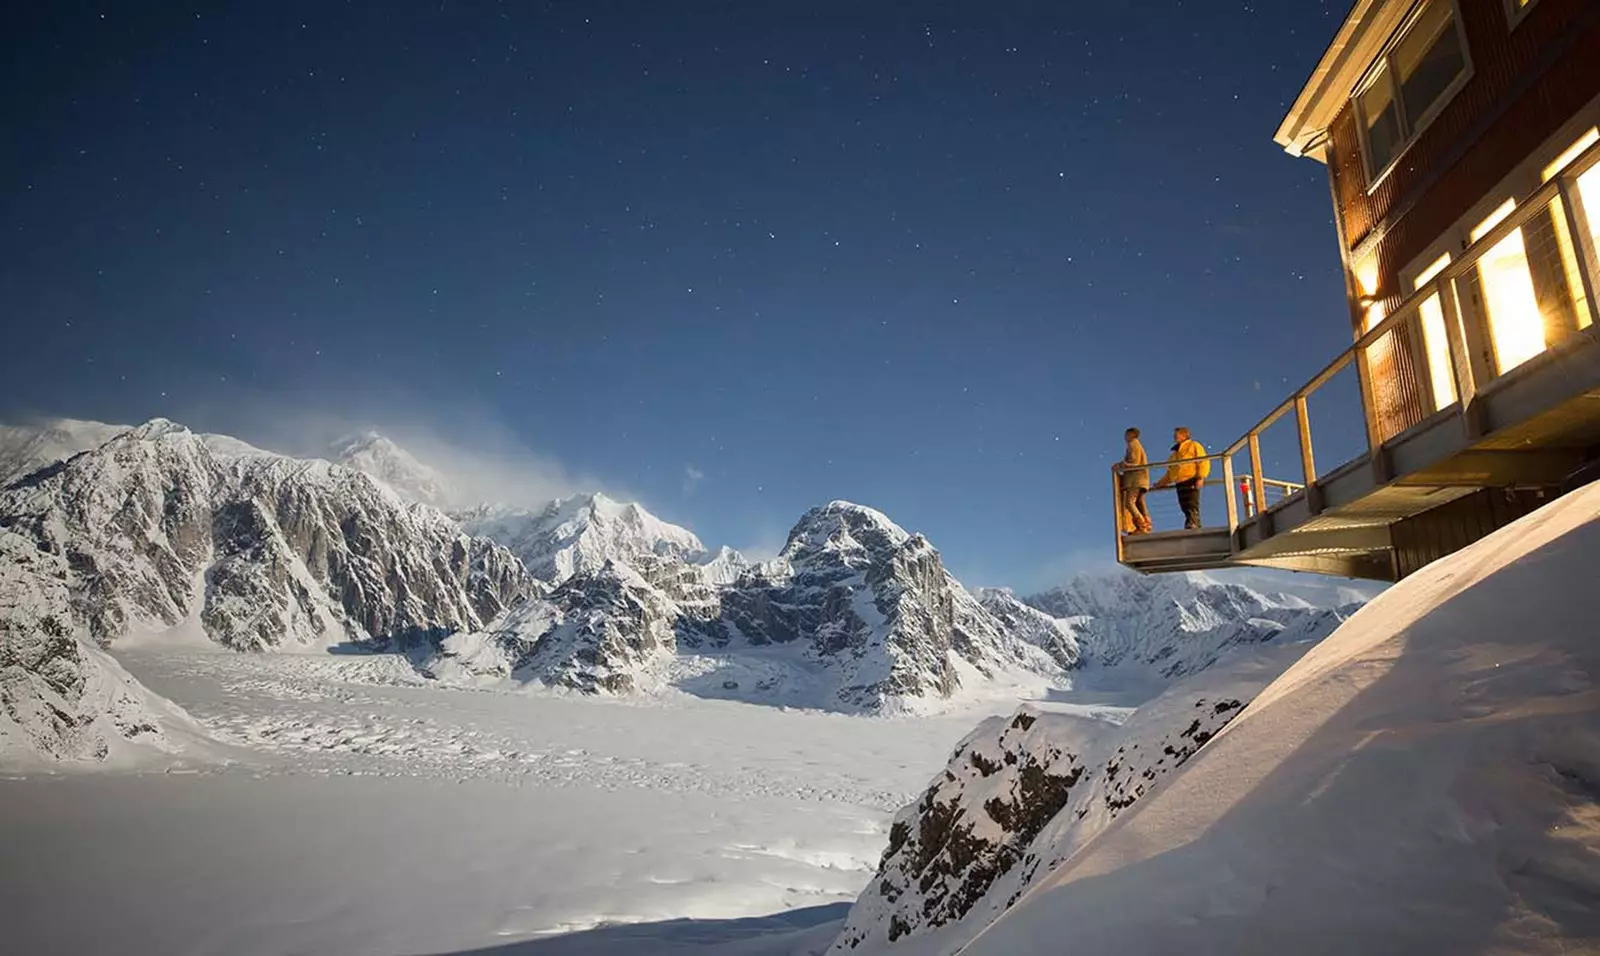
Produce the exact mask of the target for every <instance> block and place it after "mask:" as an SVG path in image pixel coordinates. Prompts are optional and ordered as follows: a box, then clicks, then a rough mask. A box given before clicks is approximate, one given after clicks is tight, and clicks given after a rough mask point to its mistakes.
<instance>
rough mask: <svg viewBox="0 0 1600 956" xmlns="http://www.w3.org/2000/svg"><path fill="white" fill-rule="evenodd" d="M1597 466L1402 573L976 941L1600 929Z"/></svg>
mask: <svg viewBox="0 0 1600 956" xmlns="http://www.w3.org/2000/svg"><path fill="white" fill-rule="evenodd" d="M1596 580H1600V485H1591V486H1589V487H1587V488H1584V489H1580V490H1579V491H1576V492H1574V493H1572V494H1569V495H1567V496H1566V497H1564V498H1562V499H1560V500H1558V501H1556V502H1554V503H1552V504H1550V505H1548V506H1547V507H1545V508H1544V509H1542V510H1540V511H1538V512H1536V513H1535V514H1533V515H1530V516H1528V517H1526V518H1524V519H1522V520H1520V521H1518V522H1516V523H1515V524H1513V525H1511V526H1509V527H1507V528H1503V529H1501V530H1500V531H1498V532H1496V533H1494V534H1492V535H1490V536H1489V537H1487V538H1485V539H1483V540H1482V541H1479V542H1478V543H1477V544H1474V545H1473V546H1471V547H1469V548H1467V549H1466V550H1464V551H1462V552H1460V553H1458V554H1456V555H1453V556H1451V557H1449V558H1446V559H1444V560H1442V561H1439V562H1437V563H1435V564H1433V565H1430V566H1429V567H1427V568H1424V569H1423V570H1422V571H1420V572H1419V573H1417V574H1416V575H1414V576H1412V577H1411V578H1409V579H1407V580H1405V581H1403V582H1401V583H1400V584H1398V585H1395V586H1394V587H1393V588H1391V589H1389V590H1388V591H1387V592H1385V593H1384V594H1382V595H1381V596H1379V597H1378V598H1377V599H1376V600H1374V601H1373V602H1372V603H1370V604H1369V605H1367V606H1366V607H1365V608H1364V609H1363V610H1361V611H1360V612H1358V613H1357V614H1356V615H1355V616H1354V617H1352V618H1351V620H1350V621H1349V622H1347V623H1346V624H1345V625H1344V626H1343V627H1342V628H1340V629H1339V631H1338V632H1336V633H1335V634H1334V635H1333V636H1332V637H1330V638H1329V639H1327V640H1326V641H1324V642H1322V643H1321V644H1320V645H1319V646H1317V647H1316V648H1315V649H1313V650H1312V651H1310V652H1309V653H1307V654H1306V655H1305V657H1303V658H1302V659H1301V660H1300V661H1299V662H1298V663H1297V664H1296V665H1295V666H1294V667H1292V668H1290V669H1289V670H1288V671H1287V672H1286V673H1284V674H1283V676H1282V677H1280V678H1279V679H1278V680H1276V681H1274V682H1273V683H1272V684H1271V685H1270V686H1269V687H1267V688H1266V690H1264V691H1263V692H1262V693H1261V694H1260V695H1259V696H1258V697H1257V698H1256V699H1255V701H1254V702H1253V703H1252V704H1251V705H1250V707H1249V708H1248V709H1247V710H1245V712H1244V713H1243V715H1242V716H1240V717H1239V718H1238V719H1237V720H1235V721H1234V722H1233V723H1232V724H1231V725H1230V726H1229V727H1228V728H1227V729H1226V730H1225V731H1224V732H1222V733H1221V734H1219V735H1218V736H1217V737H1216V738H1215V739H1214V740H1212V741H1211V742H1210V743H1209V744H1208V745H1207V746H1206V747H1205V748H1204V749H1203V750H1201V751H1200V752H1199V754H1198V755H1196V757H1195V758H1194V759H1192V760H1190V761H1189V763H1188V764H1187V765H1185V767H1184V768H1183V770H1182V772H1180V773H1177V774H1174V775H1172V777H1171V778H1170V779H1169V780H1168V781H1167V782H1166V784H1165V785H1164V786H1162V787H1160V788H1158V789H1157V791H1156V792H1155V793H1154V794H1152V795H1149V796H1147V797H1146V798H1145V799H1144V800H1143V801H1141V802H1140V803H1139V804H1138V805H1137V806H1136V807H1134V808H1133V810H1132V812H1130V813H1128V814H1126V815H1125V816H1124V817H1123V818H1122V819H1121V820H1119V821H1117V823H1116V824H1115V825H1113V826H1112V827H1110V828H1108V829H1106V830H1105V831H1104V832H1103V833H1101V834H1100V835H1099V836H1098V837H1096V838H1095V839H1093V840H1092V841H1090V842H1089V843H1088V844H1087V845H1085V846H1083V847H1082V848H1081V849H1079V850H1078V851H1077V852H1076V853H1074V854H1072V855H1071V856H1070V857H1069V858H1068V859H1067V860H1066V862H1065V863H1064V864H1062V866H1061V867H1060V868H1059V869H1058V870H1056V871H1055V872H1053V873H1051V874H1050V876H1049V877H1048V879H1046V880H1045V881H1043V882H1042V883H1041V885H1039V886H1038V887H1037V888H1036V889H1034V890H1033V891H1032V892H1030V893H1029V894H1028V895H1027V896H1026V897H1024V898H1023V899H1022V900H1021V901H1020V902H1019V903H1018V904H1017V905H1016V907H1015V908H1013V909H1012V910H1011V911H1010V912H1008V913H1007V914H1005V915H1004V916H1003V917H1002V918H1001V919H999V920H998V921H997V922H996V923H994V925H992V926H991V927H989V928H988V929H987V930H986V931H985V932H983V933H982V934H981V935H979V936H978V937H977V938H976V939H975V940H973V942H972V943H971V944H970V946H968V948H967V949H966V950H964V952H965V953H967V954H969V956H990V954H1011V953H1021V952H1044V951H1055V950H1058V949H1060V948H1061V947H1062V946H1063V945H1070V947H1071V951H1072V952H1074V953H1084V954H1094V953H1116V954H1130V953H1161V952H1185V953H1256V952H1261V953H1265V952H1283V951H1292V952H1296V953H1334V952H1340V953H1345V952H1363V953H1415V952H1450V953H1466V952H1472V953H1556V952H1563V953H1570V952H1593V951H1595V950H1596V949H1600V687H1597V685H1596V677H1597V675H1600V626H1597V624H1596V621H1597V620H1600V592H1597V591H1596V590H1595V588H1594V582H1595V581H1596Z"/></svg>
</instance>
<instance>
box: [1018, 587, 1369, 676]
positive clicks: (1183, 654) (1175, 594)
mask: <svg viewBox="0 0 1600 956" xmlns="http://www.w3.org/2000/svg"><path fill="white" fill-rule="evenodd" d="M1026 601H1027V603H1028V604H1029V605H1031V606H1033V607H1035V608H1037V609H1039V610H1041V611H1043V612H1045V613H1046V614H1048V615H1049V616H1050V617H1052V618H1055V619H1057V620H1060V621H1063V622H1064V623H1065V624H1066V625H1067V626H1069V627H1070V628H1071V629H1072V631H1073V632H1074V634H1075V635H1076V637H1077V641H1078V643H1079V644H1080V645H1081V647H1082V648H1083V651H1084V653H1083V660H1084V663H1085V664H1088V665H1092V666H1095V667H1119V666H1130V667H1142V668H1146V669H1148V670H1149V671H1151V672H1152V673H1154V674H1156V675H1158V676H1160V677H1161V678H1164V679H1166V680H1176V679H1178V678H1181V677H1184V676H1187V675H1189V674H1195V673H1198V672H1200V671H1202V670H1204V669H1206V668H1207V667H1210V666H1211V665H1213V664H1215V663H1216V662H1217V660H1218V659H1219V658H1220V657H1221V655H1223V654H1224V653H1225V652H1227V651H1228V650H1229V649H1231V648H1235V647H1242V646H1249V645H1254V644H1265V643H1269V642H1271V643H1278V644H1283V643H1290V642H1293V641H1299V640H1314V639H1317V638H1321V637H1325V636H1327V635H1328V634H1330V633H1332V632H1333V630H1334V628H1337V627H1338V626H1339V625H1340V624H1341V623H1343V622H1344V620H1345V618H1347V617H1349V615H1350V614H1352V613H1354V611H1355V610H1356V609H1357V608H1358V607H1359V605H1358V604H1353V605H1349V606H1346V607H1341V608H1318V607H1311V606H1309V605H1308V604H1306V603H1305V602H1304V601H1300V600H1296V599H1292V598H1287V597H1285V598H1282V599H1274V598H1269V597H1267V596H1266V595H1264V594H1261V593H1260V592H1258V591H1255V590H1252V589H1250V588H1247V587H1242V586H1240V585H1237V584H1228V583H1221V582H1217V581H1214V580H1212V579H1210V578H1208V577H1207V576H1206V575H1204V574H1164V575H1151V576H1148V577H1145V576H1140V575H1135V574H1127V573H1117V574H1110V575H1092V576H1091V575H1081V576H1079V577H1077V578H1075V579H1073V580H1072V581H1069V582H1068V583H1066V584H1065V585H1062V586H1061V587H1058V588H1054V589H1052V590H1050V591H1046V592H1044V593H1042V594H1036V595H1033V596H1032V597H1029V598H1027V599H1026Z"/></svg>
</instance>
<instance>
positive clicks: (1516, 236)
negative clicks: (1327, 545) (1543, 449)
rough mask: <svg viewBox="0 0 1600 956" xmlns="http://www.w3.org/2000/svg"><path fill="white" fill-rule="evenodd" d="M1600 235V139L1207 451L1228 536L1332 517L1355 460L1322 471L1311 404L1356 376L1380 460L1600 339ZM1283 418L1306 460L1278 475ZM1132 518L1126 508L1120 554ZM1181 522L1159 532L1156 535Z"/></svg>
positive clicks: (1469, 424)
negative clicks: (1536, 366)
mask: <svg viewBox="0 0 1600 956" xmlns="http://www.w3.org/2000/svg"><path fill="white" fill-rule="evenodd" d="M1586 200H1587V209H1586V203H1585V201H1586ZM1591 213H1592V215H1593V216H1594V217H1595V218H1593V219H1591ZM1497 217H1498V221H1496V218H1497ZM1597 229H1600V144H1596V145H1593V146H1590V147H1589V148H1588V149H1586V150H1585V151H1583V152H1582V153H1581V154H1580V155H1578V156H1577V157H1576V158H1575V159H1573V160H1572V161H1571V162H1569V163H1568V164H1567V165H1566V166H1565V167H1564V168H1563V169H1561V170H1560V171H1559V172H1558V173H1556V174H1555V175H1553V176H1550V177H1549V178H1548V181H1547V182H1546V183H1544V185H1542V186H1541V187H1540V188H1539V189H1538V190H1537V191H1535V192H1534V193H1533V194H1532V195H1531V196H1529V197H1527V198H1526V199H1524V200H1522V201H1520V202H1517V203H1516V204H1515V205H1512V204H1511V203H1508V204H1507V205H1506V206H1505V207H1502V209H1501V210H1499V211H1497V212H1496V213H1495V214H1494V215H1493V216H1490V217H1489V219H1488V220H1486V222H1485V224H1484V225H1483V226H1481V227H1479V229H1478V230H1476V231H1475V232H1474V234H1473V236H1472V242H1471V244H1470V245H1469V246H1468V248H1467V249H1466V250H1465V251H1464V252H1462V253H1460V254H1459V255H1455V256H1443V257H1441V260H1440V262H1438V263H1436V264H1435V266H1434V267H1433V268H1431V269H1430V270H1429V271H1428V272H1425V273H1424V274H1423V275H1422V276H1421V277H1419V280H1418V281H1417V283H1416V286H1415V289H1414V291H1412V292H1411V294H1410V295H1408V296H1406V297H1404V299H1403V300H1402V301H1400V302H1399V304H1398V305H1396V306H1394V307H1393V308H1392V309H1390V310H1388V312H1387V314H1386V315H1380V314H1379V313H1380V311H1381V310H1382V309H1383V305H1384V303H1383V302H1382V301H1379V302H1373V303H1369V304H1368V308H1369V313H1368V314H1369V319H1375V320H1376V321H1369V325H1368V328H1367V329H1366V331H1365V332H1363V333H1362V335H1361V336H1360V337H1359V338H1358V339H1357V340H1356V341H1355V343H1354V344H1353V345H1351V346H1350V348H1348V349H1346V350H1344V351H1343V352H1341V353H1340V354H1339V355H1338V356H1337V357H1336V358H1334V360H1333V361H1332V362H1330V363H1328V365H1327V366H1326V367H1325V368H1323V369H1322V370H1321V371H1320V372H1318V373H1317V374H1316V375H1314V376H1312V377H1311V379H1310V380H1309V381H1307V382H1306V383H1305V384H1304V385H1302V386H1301V387H1300V388H1298V389H1296V390H1295V391H1294V392H1293V393H1292V394H1291V395H1289V397H1287V398H1285V399H1284V400H1283V401H1282V402H1280V403H1279V404H1278V405H1277V406H1276V407H1275V408H1273V409H1272V410H1271V411H1270V412H1268V413H1267V414H1266V416H1265V417H1264V418H1262V419H1261V421H1260V422H1258V423H1256V425H1255V426H1254V427H1252V428H1251V429H1249V430H1248V431H1246V432H1245V433H1244V434H1243V435H1242V436H1240V437H1239V439H1238V440H1237V441H1235V442H1233V443H1232V444H1230V445H1228V446H1226V447H1225V448H1224V449H1223V450H1222V451H1220V452H1214V453H1212V454H1210V455H1208V456H1207V458H1208V459H1210V460H1211V461H1212V462H1213V468H1212V475H1211V479H1210V481H1208V482H1207V487H1208V488H1209V489H1212V490H1216V488H1217V487H1218V485H1219V482H1218V478H1219V475H1218V472H1219V471H1220V472H1221V475H1220V478H1221V482H1220V488H1221V489H1224V490H1225V497H1226V507H1225V509H1224V513H1225V514H1226V517H1227V526H1226V527H1227V529H1228V531H1229V532H1230V533H1231V532H1233V531H1236V530H1237V529H1238V528H1239V526H1240V524H1241V523H1247V522H1249V521H1251V520H1254V519H1256V518H1257V517H1259V516H1260V515H1262V514H1264V513H1266V512H1268V511H1270V510H1272V509H1273V508H1274V507H1276V506H1277V505H1278V504H1280V503H1282V502H1284V501H1286V500H1288V499H1290V498H1292V497H1294V496H1296V495H1302V494H1303V495H1307V496H1308V497H1309V498H1310V499H1311V502H1310V505H1311V510H1312V512H1313V513H1315V512H1318V511H1320V510H1321V505H1320V503H1319V502H1317V501H1316V495H1317V481H1318V478H1319V476H1325V475H1328V474H1330V473H1331V472H1334V471H1338V470H1341V469H1342V468H1344V467H1346V466H1347V465H1349V464H1350V461H1349V460H1345V459H1342V458H1341V459H1340V464H1339V466H1338V467H1337V468H1328V469H1325V470H1322V471H1320V472H1319V470H1318V464H1317V455H1316V449H1315V448H1314V446H1313V442H1312V434H1311V421H1310V414H1311V403H1312V400H1313V399H1314V398H1318V397H1319V393H1321V392H1322V391H1323V390H1324V389H1325V388H1326V387H1327V386H1328V385H1329V383H1330V382H1333V381H1335V380H1336V379H1339V378H1340V377H1341V376H1344V375H1347V374H1348V372H1349V370H1352V369H1353V370H1354V371H1355V374H1356V377H1357V379H1358V381H1359V384H1360V389H1359V395H1360V402H1361V408H1360V409H1359V411H1360V413H1361V419H1362V420H1363V421H1364V422H1365V425H1366V428H1365V431H1366V435H1365V446H1366V448H1365V451H1364V452H1362V453H1361V454H1359V455H1357V456H1356V457H1357V458H1360V457H1362V456H1363V455H1371V456H1373V457H1374V458H1379V457H1381V456H1379V455H1378V454H1377V453H1378V452H1380V451H1381V450H1382V448H1383V446H1384V445H1385V444H1386V443H1388V442H1391V441H1393V440H1394V439H1396V438H1397V437H1400V436H1402V435H1404V434H1405V433H1406V432H1407V431H1409V430H1411V429H1414V428H1417V427H1418V426H1421V425H1423V424H1424V423H1425V422H1429V421H1432V420H1433V419H1434V418H1435V416H1444V415H1459V416H1461V417H1462V418H1463V425H1464V427H1465V428H1466V429H1467V430H1468V433H1469V434H1471V433H1473V430H1474V429H1475V428H1479V427H1480V426H1479V425H1478V424H1476V423H1475V422H1474V419H1473V414H1472V409H1473V402H1474V399H1475V398H1477V397H1478V396H1479V395H1481V394H1483V393H1484V392H1485V391H1486V390H1492V389H1493V388H1494V387H1495V386H1496V384H1497V383H1498V382H1500V381H1501V380H1502V379H1504V378H1505V377H1506V376H1508V375H1511V374H1512V373H1514V372H1516V371H1517V370H1518V369H1519V368H1521V367H1523V366H1524V365H1525V364H1526V363H1529V362H1530V361H1531V360H1533V359H1536V358H1537V357H1538V356H1540V355H1541V354H1543V353H1546V352H1549V351H1551V350H1556V349H1560V348H1561V347H1562V346H1563V344H1564V343H1566V342H1568V340H1571V339H1574V338H1575V337H1577V336H1580V335H1581V336H1587V337H1591V338H1592V337H1595V336H1596V331H1597V327H1596V324H1595V321H1594V320H1595V317H1596V315H1597V305H1600V300H1597V299H1596V290H1597V289H1600V257H1597V253H1596V245H1597V239H1600V231H1597ZM1430 273H1431V274H1430ZM1364 301H1365V300H1364ZM1351 411H1354V409H1352V410H1351ZM1280 423H1281V424H1282V425H1284V426H1286V427H1287V426H1289V425H1291V424H1292V426H1293V428H1294V435H1293V437H1292V439H1291V441H1290V443H1289V445H1290V447H1292V448H1294V449H1295V450H1296V451H1297V452H1298V461H1292V462H1291V463H1290V466H1289V467H1291V468H1293V469H1294V471H1296V472H1298V473H1297V474H1292V475H1289V476H1269V475H1268V474H1266V470H1265V469H1266V464H1265V461H1264V459H1263V455H1262V440H1263V438H1264V437H1265V436H1267V435H1268V433H1269V431H1270V430H1271V429H1273V428H1274V426H1277V425H1279V424H1280ZM1236 459H1241V460H1240V461H1238V462H1236ZM1170 464H1172V462H1152V463H1151V464H1150V465H1148V466H1147V467H1149V468H1150V469H1151V474H1152V477H1159V475H1160V474H1161V472H1162V471H1163V470H1164V469H1165V467H1166V466H1168V465H1170ZM1218 465H1220V468H1219V467H1218ZM1280 467H1281V466H1280ZM1124 470H1125V469H1124V467H1123V466H1122V465H1121V464H1120V463H1119V464H1117V465H1114V466H1113V467H1112V477H1113V485H1114V486H1118V485H1120V480H1121V477H1120V476H1121V474H1122V472H1123V471H1124ZM1117 507H1120V503H1118V504H1117ZM1213 513H1215V512H1214V511H1213ZM1121 520H1122V519H1121V515H1120V513H1118V529H1119V536H1118V546H1117V555H1118V558H1119V559H1120V558H1121V557H1122V543H1121V535H1120V531H1121V527H1122V525H1121ZM1177 527H1180V525H1171V526H1168V527H1166V528H1163V527H1162V525H1161V524H1160V523H1158V525H1157V531H1163V530H1173V529H1175V528H1177ZM1219 528H1220V526H1208V530H1212V531H1216V530H1218V529H1219Z"/></svg>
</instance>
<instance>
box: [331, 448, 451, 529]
mask: <svg viewBox="0 0 1600 956" xmlns="http://www.w3.org/2000/svg"><path fill="white" fill-rule="evenodd" d="M328 460H329V461H332V462H333V463H334V464H337V465H343V466H345V467H346V468H350V469H352V470H355V471H359V472H361V473H362V474H364V475H367V476H368V477H371V478H376V479H377V480H378V481H379V482H381V483H382V484H384V485H385V486H387V487H388V488H389V489H390V490H392V491H394V492H395V493H396V494H398V495H399V496H400V497H402V498H404V499H406V500H407V501H416V502H420V503H421V504H425V505H429V506H431V507H434V508H437V509H439V510H440V511H445V510H448V509H449V508H450V507H452V506H453V505H457V504H460V502H459V501H457V500H456V498H457V494H456V492H455V489H454V488H453V487H452V486H451V484H450V481H449V480H448V479H447V478H445V476H444V475H442V474H440V473H439V472H438V471H437V470H435V469H434V468H432V467H429V466H428V465H425V464H423V463H422V462H420V461H418V460H417V459H416V457H415V456H413V455H412V454H411V453H410V452H408V451H406V450H405V449H404V448H401V447H400V446H399V445H397V444H395V443H394V442H393V441H390V440H389V439H388V438H386V437H384V436H383V435H380V434H378V433H377V432H374V431H368V432H362V433H361V434H359V435H349V436H346V437H344V438H340V439H338V440H337V441H335V442H333V443H332V444H331V445H330V446H329V447H328Z"/></svg>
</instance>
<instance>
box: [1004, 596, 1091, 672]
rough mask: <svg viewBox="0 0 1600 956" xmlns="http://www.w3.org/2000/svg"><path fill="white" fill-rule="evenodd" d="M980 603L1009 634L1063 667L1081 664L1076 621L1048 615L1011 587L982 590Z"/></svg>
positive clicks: (1081, 653)
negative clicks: (1036, 648) (1042, 652)
mask: <svg viewBox="0 0 1600 956" xmlns="http://www.w3.org/2000/svg"><path fill="white" fill-rule="evenodd" d="M978 601H979V602H980V603H981V604H982V605H983V609H984V610H986V611H988V612H989V613H990V614H992V615H994V618H995V620H997V621H999V622H1000V626H1001V628H1003V629H1004V630H1005V631H1006V633H1008V634H1011V635H1013V636H1015V637H1018V638H1021V639H1022V640H1023V641H1026V642H1027V643H1029V644H1032V645H1034V646H1035V647H1039V648H1042V649H1043V650H1044V651H1045V652H1046V653H1047V654H1049V655H1050V656H1051V657H1052V658H1053V659H1054V660H1055V662H1056V663H1057V664H1060V665H1061V666H1062V667H1063V668H1072V667H1077V666H1078V665H1079V663H1080V662H1081V661H1082V658H1083V649H1082V647H1081V646H1080V645H1079V644H1078V624H1077V622H1075V621H1073V620H1068V619H1064V618H1059V617H1054V616H1052V615H1050V614H1046V613H1045V612H1044V611H1041V610H1039V609H1038V608H1036V607H1034V606H1033V605H1031V604H1028V603H1027V602H1025V601H1023V600H1022V599H1021V598H1019V597H1017V596H1016V594H1015V593H1013V592H1012V590H1011V589H1010V588H979V589H978Z"/></svg>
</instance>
